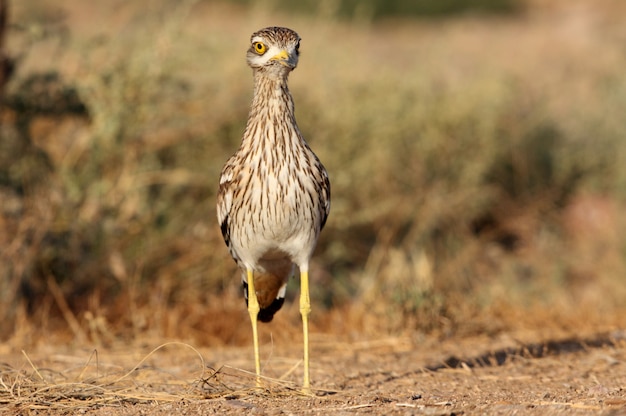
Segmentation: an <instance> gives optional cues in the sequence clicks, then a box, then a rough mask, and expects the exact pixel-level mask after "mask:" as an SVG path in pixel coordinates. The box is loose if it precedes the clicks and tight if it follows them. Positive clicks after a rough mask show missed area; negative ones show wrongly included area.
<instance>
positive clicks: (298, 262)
mask: <svg viewBox="0 0 626 416" xmlns="http://www.w3.org/2000/svg"><path fill="white" fill-rule="evenodd" d="M250 43H251V44H250V49H249V50H248V53H247V61H248V65H249V66H250V67H251V68H252V69H253V74H254V98H253V101H252V107H251V110H250V114H249V116H248V123H247V125H246V129H245V131H244V134H243V139H242V142H241V146H240V147H239V149H238V150H237V152H236V153H235V154H234V155H233V156H232V157H231V158H230V159H229V160H228V161H227V162H226V165H225V166H224V169H223V170H222V174H221V177H220V185H219V190H218V196H217V217H218V221H219V223H220V226H221V229H222V235H223V236H224V241H225V242H226V245H227V246H228V249H229V251H230V254H231V256H232V257H233V258H234V259H235V261H236V262H237V264H238V265H239V267H240V268H241V269H242V271H243V285H244V292H245V294H246V299H247V303H248V310H249V312H250V318H251V320H252V329H253V337H254V343H255V346H254V348H255V365H256V371H257V376H259V375H260V363H259V356H258V335H257V329H256V321H257V319H258V320H261V321H263V322H269V321H271V320H272V318H273V316H274V313H276V312H277V311H278V310H279V309H280V307H281V306H282V304H283V301H284V297H285V289H286V284H287V280H288V279H289V277H290V276H291V275H293V272H294V266H297V267H298V268H299V270H300V276H301V280H302V282H301V295H300V311H301V314H302V320H303V331H304V337H305V339H304V344H305V345H304V348H305V351H304V365H305V369H304V372H305V374H304V389H305V390H308V389H309V368H308V318H307V316H308V313H309V312H310V301H309V293H308V292H309V290H308V269H309V260H310V258H311V255H312V254H313V250H314V249H315V245H316V244H317V239H318V237H319V233H320V231H321V229H322V228H323V227H324V224H325V222H326V218H327V217H328V214H329V211H330V182H329V180H328V174H327V172H326V169H324V166H322V164H321V163H320V161H319V159H318V158H317V156H316V155H315V154H314V153H313V152H312V151H311V149H310V148H309V146H308V145H307V143H306V142H305V141H304V138H303V137H302V134H301V133H300V130H299V129H298V126H297V125H296V120H295V116H294V104H293V98H292V97H291V94H290V93H289V89H288V87H287V78H288V76H289V73H290V72H291V71H292V70H293V69H294V68H295V67H296V66H297V64H298V56H299V46H300V37H299V36H298V34H297V33H296V32H294V31H293V30H290V29H287V28H281V27H268V28H265V29H262V30H259V31H258V32H256V33H254V34H252V37H251V42H250ZM252 287H254V290H252ZM249 289H250V290H249ZM248 292H250V293H248ZM255 294H256V296H255ZM257 302H258V306H256V305H257ZM257 314H258V315H257ZM258 381H259V380H258V379H257V382H258Z"/></svg>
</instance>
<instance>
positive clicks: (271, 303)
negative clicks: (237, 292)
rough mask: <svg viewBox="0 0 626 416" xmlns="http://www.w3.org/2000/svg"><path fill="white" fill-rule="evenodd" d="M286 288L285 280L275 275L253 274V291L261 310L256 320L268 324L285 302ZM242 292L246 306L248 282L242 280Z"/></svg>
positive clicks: (267, 273)
mask: <svg viewBox="0 0 626 416" xmlns="http://www.w3.org/2000/svg"><path fill="white" fill-rule="evenodd" d="M286 288H287V281H286V278H284V277H282V276H277V275H275V274H272V273H269V272H266V273H259V272H255V273H254V289H255V292H256V297H257V300H258V301H259V306H260V308H261V310H260V311H259V315H258V320H259V321H261V322H270V321H271V320H272V319H273V318H274V314H275V313H276V312H278V311H279V310H280V308H281V307H282V306H283V303H284V302H285V291H286ZM243 292H244V296H245V298H246V305H247V304H248V282H247V281H246V279H245V278H244V279H243Z"/></svg>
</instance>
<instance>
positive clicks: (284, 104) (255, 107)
mask: <svg viewBox="0 0 626 416" xmlns="http://www.w3.org/2000/svg"><path fill="white" fill-rule="evenodd" d="M252 113H254V114H252ZM259 113H261V114H262V115H263V116H265V117H267V118H269V119H271V120H272V121H277V119H278V118H285V117H292V118H293V115H294V104H293V98H292V97H291V93H290V92H289V87H288V86H287V75H286V74H285V75H284V76H269V74H263V73H259V72H257V73H255V74H254V99H253V100H252V108H251V116H252V115H256V114H259ZM250 119H251V120H253V119H259V118H256V117H250Z"/></svg>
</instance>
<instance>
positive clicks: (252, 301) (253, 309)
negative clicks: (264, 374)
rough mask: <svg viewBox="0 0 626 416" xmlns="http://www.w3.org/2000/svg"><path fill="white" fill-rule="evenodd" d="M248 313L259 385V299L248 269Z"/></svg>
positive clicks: (251, 274)
mask: <svg viewBox="0 0 626 416" xmlns="http://www.w3.org/2000/svg"><path fill="white" fill-rule="evenodd" d="M247 273H248V313H249V314H250V322H251V323H252V338H253V342H254V368H255V369H256V386H257V387H261V358H260V355H259V332H258V330H257V317H258V316H259V310H260V309H261V308H260V307H259V301H258V300H257V298H256V290H255V288H254V276H253V273H252V270H248V271H247Z"/></svg>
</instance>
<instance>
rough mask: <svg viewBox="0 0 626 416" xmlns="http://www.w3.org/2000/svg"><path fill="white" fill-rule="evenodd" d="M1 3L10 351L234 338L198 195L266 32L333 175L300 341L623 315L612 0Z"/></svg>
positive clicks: (605, 322) (624, 53) (237, 309)
mask: <svg viewBox="0 0 626 416" xmlns="http://www.w3.org/2000/svg"><path fill="white" fill-rule="evenodd" d="M5 4H8V7H9V8H8V11H9V15H8V16H9V17H8V22H7V25H6V28H5V33H4V36H5V37H4V43H3V50H4V52H5V55H6V56H8V57H9V58H10V61H11V64H8V65H5V66H6V68H5V69H7V71H6V72H5V74H6V77H5V79H6V81H7V82H6V83H5V84H4V85H3V86H2V87H3V92H2V112H1V117H2V118H1V120H0V121H1V124H0V204H1V209H0V339H2V340H3V341H11V342H14V343H17V344H20V345H27V344H29V343H37V342H43V340H45V341H49V340H50V339H53V338H58V339H62V340H68V339H70V340H77V341H89V342H92V343H94V342H95V343H111V342H115V341H116V340H120V339H122V340H136V339H145V337H148V336H155V337H160V338H164V337H169V338H182V339H190V340H193V341H194V342H198V343H202V344H218V343H219V344H223V343H226V344H236V343H243V342H246V341H247V340H249V337H250V334H249V332H250V331H249V326H248V317H247V313H246V310H245V304H244V301H243V299H242V294H241V289H240V283H239V279H240V278H239V272H238V271H237V269H236V266H235V263H234V262H233V261H232V259H231V258H230V256H229V255H228V252H227V250H226V247H225V245H224V243H223V241H222V237H221V235H220V232H219V227H218V224H217V220H216V218H215V192H216V189H217V180H218V176H219V172H220V170H221V167H222V165H223V163H224V162H225V161H226V159H227V158H228V157H229V156H230V155H231V154H232V153H233V152H234V151H235V149H236V148H237V146H238V145H239V141H240V138H241V134H242V132H243V129H244V126H245V121H246V118H247V111H248V106H249V103H250V100H251V96H252V80H251V72H250V69H249V68H248V67H247V66H246V64H245V51H246V49H247V47H248V41H249V36H250V34H251V33H252V32H254V31H255V30H257V29H259V28H262V27H265V26H270V25H280V26H288V27H291V28H293V29H295V30H296V31H297V32H298V33H299V34H300V36H301V37H302V39H303V40H302V44H301V50H302V55H301V59H300V64H299V67H298V68H297V69H296V70H295V71H294V73H293V74H292V75H291V77H290V86H291V90H292V94H293V95H294V98H295V101H296V116H297V119H298V123H299V126H300V129H301V130H302V132H303V134H304V136H305V137H306V138H307V140H308V142H309V144H310V145H311V147H312V148H313V149H314V151H315V152H316V153H317V154H318V156H319V157H320V159H321V160H322V161H323V163H324V164H325V166H326V167H327V169H328V171H329V173H330V177H331V182H332V198H333V199H332V212H331V216H330V218H329V220H328V223H327V225H326V228H325V230H324V232H323V233H322V237H321V240H320V242H319V246H318V249H317V252H316V254H315V257H314V260H313V265H312V270H311V277H312V279H313V282H312V303H313V315H312V321H313V325H314V330H315V331H316V332H318V333H324V332H328V333H333V334H335V335H337V336H342V337H347V338H351V339H355V338H359V337H376V336H380V335H381V334H385V335H389V334H391V335H394V334H408V335H410V336H416V337H420V336H424V335H426V336H431V335H432V336H442V337H449V336H463V335H467V334H473V333H478V332H481V333H498V332H500V331H506V330H511V329H520V328H528V329H534V330H542V329H545V330H547V331H550V330H554V329H559V330H566V331H572V332H575V331H577V330H578V329H580V328H583V327H584V328H594V329H598V330H600V329H603V328H611V327H615V326H623V325H624V321H625V318H624V317H625V316H626V314H625V313H624V312H626V263H625V260H626V238H625V237H624V236H625V235H626V219H625V218H624V215H623V212H624V207H625V202H626V201H625V197H626V140H625V139H626V137H625V135H626V116H625V113H624V108H626V71H624V68H626V48H625V47H624V45H626V24H625V23H626V21H625V20H626V17H625V16H626V3H623V2H622V1H619V0H613V1H609V0H600V1H596V2H593V3H591V2H586V1H581V0H578V1H577V0H575V1H559V0H482V1H470V0H466V1H438V2H432V1H428V0H424V1H409V0H395V1H382V0H380V1H378V0H369V1H367V0H360V1H350V0H345V1H332V0H324V1H304V2H297V5H295V4H296V2H288V1H278V0H275V1H270V0H265V1H243V0H240V1H209V0H185V1H173V0H150V1H149V0H136V1H133V2H126V1H113V0H111V1H106V2H104V1H103V2H86V1H79V0H58V1H55V2H41V1H36V0H20V1H5ZM298 285H299V282H298V279H293V280H292V281H291V282H290V285H289V288H288V296H289V300H288V302H287V304H286V305H285V307H284V309H285V310H283V311H281V312H280V313H279V314H278V315H277V317H276V319H275V321H274V323H272V324H271V325H273V326H274V327H275V328H277V329H278V328H280V331H278V330H276V331H274V333H273V337H274V338H277V337H285V338H289V337H293V336H297V335H298V334H299V331H300V326H299V325H300V324H299V322H300V321H299V320H300V317H299V313H298V310H297V307H298V306H297V302H295V303H294V302H292V301H290V300H291V299H294V298H296V299H297V294H298V291H299V289H298Z"/></svg>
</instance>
